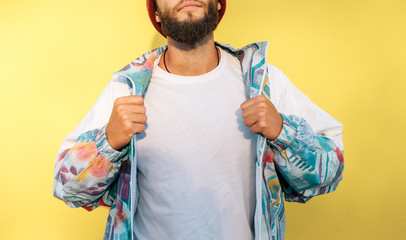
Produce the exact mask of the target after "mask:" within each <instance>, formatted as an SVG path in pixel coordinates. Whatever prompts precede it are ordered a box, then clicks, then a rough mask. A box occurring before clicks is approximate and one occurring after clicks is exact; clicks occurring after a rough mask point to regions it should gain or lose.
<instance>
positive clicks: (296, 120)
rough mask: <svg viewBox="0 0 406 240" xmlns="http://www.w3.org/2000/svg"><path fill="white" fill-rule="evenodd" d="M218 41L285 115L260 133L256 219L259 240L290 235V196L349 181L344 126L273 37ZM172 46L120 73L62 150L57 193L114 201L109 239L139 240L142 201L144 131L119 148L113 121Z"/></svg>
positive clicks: (73, 202)
mask: <svg viewBox="0 0 406 240" xmlns="http://www.w3.org/2000/svg"><path fill="white" fill-rule="evenodd" d="M216 45H217V46H218V47H221V48H222V49H224V50H225V51H227V52H229V53H230V54H232V55H234V56H236V57H237V58H238V59H239V60H240V62H241V66H242V70H243V80H244V83H245V86H246V88H247V89H249V95H250V97H251V98H252V97H255V96H258V95H259V94H263V95H264V96H265V97H267V98H268V99H269V100H270V101H271V102H272V103H273V104H274V105H275V107H276V108H277V110H278V111H279V112H280V114H281V115H282V117H283V128H282V131H281V133H280V135H279V136H278V138H277V139H275V140H274V141H271V140H268V139H266V138H265V137H264V136H263V135H261V134H258V140H257V164H256V209H255V216H254V224H255V239H256V240H264V239H272V240H280V239H284V233H285V211H284V201H283V197H285V200H287V201H296V202H302V203H304V202H306V201H308V200H309V199H310V198H312V197H313V196H316V195H320V194H324V193H329V192H332V191H334V190H335V189H336V187H337V185H338V183H339V181H340V180H341V179H342V171H343V163H344V161H343V146H342V125H341V124H340V123H339V122H337V121H336V120H335V119H334V118H332V117H331V116H329V115H328V114H327V113H325V112H324V111H323V110H321V109H320V108H318V107H317V106H316V105H314V104H313V103H312V102H311V101H310V100H309V99H308V98H307V97H306V96H305V95H304V94H303V93H301V92H300V91H299V90H297V89H296V88H295V87H294V86H293V84H292V83H291V82H290V81H289V80H288V79H287V78H286V76H285V75H284V74H283V73H282V72H281V71H280V70H279V69H277V68H275V67H274V66H272V65H270V64H268V63H267V61H266V52H267V47H268V43H267V42H258V43H253V44H250V45H248V46H246V47H244V48H241V49H234V48H232V47H231V46H228V45H224V44H219V43H216ZM165 49H166V47H161V48H157V49H154V50H152V51H150V52H148V53H146V54H144V55H143V56H141V57H139V58H137V59H136V60H135V61H133V62H132V63H130V64H129V65H127V66H126V67H124V68H123V69H122V70H120V71H118V72H116V73H115V74H114V77H113V80H112V81H111V82H110V83H109V84H108V85H107V87H106V88H105V90H104V91H103V93H102V94H101V96H100V97H99V99H98V100H97V101H96V103H95V105H94V106H93V108H92V109H91V110H90V112H89V113H88V114H87V115H86V117H85V118H84V119H83V120H82V122H81V123H80V124H79V125H78V126H77V127H76V128H75V129H74V130H73V132H71V133H70V134H69V135H68V136H67V137H66V139H65V140H64V141H63V143H62V145H61V148H60V150H59V152H58V156H57V160H56V163H55V171H54V173H55V178H54V189H53V190H54V196H55V197H57V198H59V199H61V200H63V201H64V202H66V204H67V205H68V206H69V207H83V208H86V209H87V210H93V209H95V208H96V207H98V206H100V205H105V206H110V207H111V209H110V212H109V216H108V220H107V224H106V232H105V235H104V239H115V240H118V239H120V240H124V239H127V240H128V239H133V234H132V233H133V230H132V229H133V224H134V223H133V217H134V214H135V211H136V208H137V200H138V191H137V175H136V174H137V157H136V156H137V154H136V151H137V149H136V147H135V146H136V144H135V143H136V138H137V135H135V136H134V137H133V139H132V141H131V142H130V143H129V145H128V146H127V147H126V148H124V149H123V150H122V151H116V150H114V149H113V148H111V147H110V145H109V144H108V142H107V139H106V132H105V126H106V124H107V122H108V120H109V117H110V113H111V110H112V108H113V103H114V100H115V99H116V98H118V97H121V96H126V95H129V94H138V95H143V94H144V92H145V90H146V87H147V85H148V82H149V79H150V77H151V73H152V68H153V63H154V61H155V60H156V59H157V58H158V57H159V55H160V54H161V53H162V52H163V51H164V50H165Z"/></svg>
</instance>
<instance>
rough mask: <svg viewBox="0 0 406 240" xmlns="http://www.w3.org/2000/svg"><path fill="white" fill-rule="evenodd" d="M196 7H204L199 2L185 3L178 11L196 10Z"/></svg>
mask: <svg viewBox="0 0 406 240" xmlns="http://www.w3.org/2000/svg"><path fill="white" fill-rule="evenodd" d="M194 7H202V6H201V5H200V4H199V3H197V2H185V3H184V4H182V5H181V6H180V8H179V10H178V11H181V10H184V9H188V8H194Z"/></svg>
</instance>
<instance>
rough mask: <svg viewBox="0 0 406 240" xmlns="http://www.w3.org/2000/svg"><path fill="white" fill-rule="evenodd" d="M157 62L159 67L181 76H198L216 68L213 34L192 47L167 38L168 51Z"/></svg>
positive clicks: (216, 58) (216, 59)
mask: <svg viewBox="0 0 406 240" xmlns="http://www.w3.org/2000/svg"><path fill="white" fill-rule="evenodd" d="M163 57H164V55H163V56H162V57H161V60H160V61H159V64H158V65H159V67H160V68H162V69H164V70H165V69H166V67H167V68H168V70H169V71H170V72H171V73H173V74H176V75H181V76H198V75H202V74H205V73H208V72H210V71H211V70H213V69H214V68H216V67H217V64H218V55H217V49H216V48H215V45H214V37H213V33H211V34H209V35H207V36H206V38H204V39H202V40H200V41H199V42H197V43H195V44H194V45H189V44H184V43H179V42H176V41H174V40H173V39H171V38H169V37H168V50H167V51H166V54H165V63H166V67H165V64H164V59H163Z"/></svg>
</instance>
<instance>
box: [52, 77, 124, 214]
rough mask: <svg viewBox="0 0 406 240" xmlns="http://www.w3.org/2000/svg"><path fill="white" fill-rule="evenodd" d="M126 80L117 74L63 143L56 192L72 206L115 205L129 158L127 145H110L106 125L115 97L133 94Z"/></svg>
mask: <svg viewBox="0 0 406 240" xmlns="http://www.w3.org/2000/svg"><path fill="white" fill-rule="evenodd" d="M124 81H125V80H123V79H119V78H113V80H112V81H110V83H109V84H108V85H107V87H106V88H105V89H104V91H103V92H102V94H101V95H100V97H99V98H98V99H97V101H96V103H95V104H94V105H93V107H92V108H91V110H90V111H89V113H88V114H87V115H86V116H85V118H84V119H83V120H82V121H81V122H80V124H79V125H78V126H77V127H76V128H75V129H74V130H73V131H72V132H71V133H70V134H69V135H68V136H67V137H66V138H65V139H64V140H63V142H62V144H61V147H60V149H59V151H58V155H57V159H56V162H55V170H54V185H53V194H54V196H55V197H57V198H59V199H61V200H62V201H64V202H65V203H66V204H67V205H68V206H69V207H84V208H86V209H88V210H92V209H94V208H96V207H97V206H99V205H109V206H111V204H112V203H113V201H114V198H115V196H114V194H115V192H116V191H115V190H114V189H115V187H116V186H114V185H115V184H114V182H115V181H116V179H117V176H118V173H119V169H120V166H121V163H122V161H124V160H125V159H126V158H127V149H126V148H125V149H123V150H122V151H116V150H115V149H113V148H112V147H111V146H110V145H109V143H108V142H107V139H106V132H105V125H106V123H107V122H108V120H109V117H110V114H111V111H112V108H113V105H114V100H115V99H116V98H117V97H119V96H120V95H122V96H124V95H129V90H128V87H126V86H125V84H123V83H124ZM127 86H128V85H127Z"/></svg>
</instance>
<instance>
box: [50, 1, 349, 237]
mask: <svg viewBox="0 0 406 240" xmlns="http://www.w3.org/2000/svg"><path fill="white" fill-rule="evenodd" d="M147 9H148V13H149V17H150V19H151V21H152V23H153V25H154V27H155V28H156V29H157V31H158V32H159V33H161V34H162V35H163V36H165V37H166V38H167V41H168V45H167V46H164V47H161V48H158V49H154V50H152V51H150V52H148V53H146V54H144V55H143V56H141V57H139V58H137V59H136V60H135V61H134V62H132V63H130V64H129V65H127V66H126V67H125V68H123V69H122V70H120V71H118V72H117V73H115V74H114V77H113V79H112V81H111V82H110V83H109V84H108V86H107V87H106V89H105V90H104V91H103V93H102V94H101V96H100V97H99V99H98V100H97V102H96V103H95V105H94V106H93V108H92V109H91V110H90V112H89V113H88V114H87V115H86V117H85V118H84V119H83V121H82V122H81V123H80V124H79V125H78V126H77V127H76V128H75V129H74V130H73V132H72V133H70V134H69V135H68V136H67V137H66V139H65V140H64V141H63V143H62V145H61V148H60V150H59V153H58V157H57V161H56V165H55V180H54V195H55V196H56V197H57V198H59V199H61V200H63V201H65V202H66V203H67V204H68V205H69V206H70V207H84V208H86V209H88V210H92V209H94V208H96V207H98V206H100V205H107V206H110V207H111V209H110V213H109V217H108V220H107V225H106V232H105V236H104V239H139V240H145V239H171V240H172V239H193V240H198V239H216V240H218V239H233V240H235V239H240V240H247V239H284V232H285V214H284V202H283V197H285V199H286V200H288V201H297V202H306V201H308V200H309V199H310V198H312V197H313V196H316V195H320V194H324V193H329V192H331V191H333V190H335V188H336V187H337V185H338V183H339V181H340V180H341V179H342V171H343V156H342V152H343V145H342V125H341V124H340V123H339V122H337V121H336V120H335V119H333V118H332V117H331V116H329V115H328V114H327V113H325V112H324V111H323V110H321V109H320V108H318V107H317V106H316V105H314V104H313V103H312V102H311V101H310V100H309V99H308V98H307V97H306V96H305V95H304V94H303V93H301V92H300V91H299V90H298V89H297V88H295V87H294V86H293V84H292V83H291V82H290V81H289V80H288V78H287V77H286V76H285V75H284V74H283V73H282V72H281V71H280V70H279V69H277V68H276V67H274V66H272V65H270V64H268V63H267V62H266V49H267V46H268V43H265V42H259V43H253V44H250V45H248V46H246V47H243V48H241V49H234V48H232V47H231V46H229V45H224V44H220V43H217V42H214V36H213V31H214V30H215V28H216V26H217V24H218V23H219V22H220V20H221V18H222V17H223V15H224V13H225V9H226V0H220V1H217V0H193V1H192V0H156V2H155V1H153V0H147ZM147 116H148V119H147Z"/></svg>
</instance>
